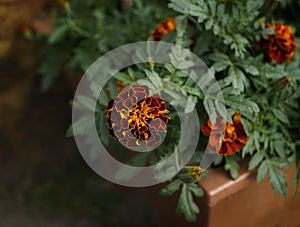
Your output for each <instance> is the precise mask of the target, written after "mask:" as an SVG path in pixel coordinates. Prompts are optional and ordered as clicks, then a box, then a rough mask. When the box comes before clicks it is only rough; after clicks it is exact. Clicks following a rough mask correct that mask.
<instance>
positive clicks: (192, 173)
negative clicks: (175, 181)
mask: <svg viewBox="0 0 300 227" xmlns="http://www.w3.org/2000/svg"><path fill="white" fill-rule="evenodd" d="M202 176H203V170H202V169H201V168H200V167H199V166H185V167H184V168H183V169H181V170H180V172H179V173H178V178H179V179H180V180H181V181H182V182H184V183H186V184H191V183H195V182H197V181H199V180H200V179H201V177H202Z"/></svg>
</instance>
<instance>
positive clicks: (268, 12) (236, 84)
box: [40, 0, 300, 221]
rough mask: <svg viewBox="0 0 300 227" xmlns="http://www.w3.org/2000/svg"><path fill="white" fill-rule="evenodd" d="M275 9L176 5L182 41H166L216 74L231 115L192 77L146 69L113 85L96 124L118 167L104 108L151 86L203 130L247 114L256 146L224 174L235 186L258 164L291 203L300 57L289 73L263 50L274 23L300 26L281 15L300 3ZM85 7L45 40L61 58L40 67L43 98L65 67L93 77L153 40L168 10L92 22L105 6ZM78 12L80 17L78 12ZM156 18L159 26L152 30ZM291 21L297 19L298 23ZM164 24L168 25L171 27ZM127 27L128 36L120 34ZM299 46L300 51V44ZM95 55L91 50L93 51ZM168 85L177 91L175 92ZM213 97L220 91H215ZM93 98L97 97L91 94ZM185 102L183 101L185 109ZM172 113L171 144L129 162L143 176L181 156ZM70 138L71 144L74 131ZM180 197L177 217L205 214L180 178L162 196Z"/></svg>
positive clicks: (191, 2) (145, 8)
mask: <svg viewBox="0 0 300 227" xmlns="http://www.w3.org/2000/svg"><path fill="white" fill-rule="evenodd" d="M275 3H276V1H275V0H266V1H265V2H262V1H257V0H245V1H240V0H228V1H226V0H211V1H204V0H171V1H170V3H169V5H168V6H169V7H170V9H172V10H174V11H175V12H177V13H178V14H179V15H178V16H177V17H176V32H174V34H170V35H168V36H166V37H164V39H163V40H165V41H168V42H170V43H176V44H177V45H181V46H183V47H185V48H190V49H191V50H192V51H193V53H195V54H196V55H197V56H198V57H200V58H201V59H202V60H203V61H204V62H205V63H206V64H207V65H208V67H209V69H210V71H211V72H212V73H213V74H214V76H215V78H216V79H217V81H218V84H219V86H220V87H221V90H222V95H223V97H224V100H225V105H226V108H227V110H226V111H225V110H224V109H223V108H222V105H221V103H220V100H218V99H217V98H216V97H209V96H207V95H205V94H204V93H203V92H202V91H200V90H199V89H198V88H197V86H196V83H195V82H193V81H191V80H189V79H188V75H187V74H185V73H183V72H182V71H180V70H178V69H176V68H175V67H172V66H170V65H166V66H161V65H159V64H155V63H152V62H150V64H145V65H138V66H136V67H131V68H129V69H125V70H123V71H121V72H119V73H118V74H117V75H116V76H115V78H114V79H112V80H111V81H110V82H109V83H108V84H107V85H106V89H108V90H109V91H110V94H107V93H105V92H102V93H101V95H100V96H99V98H98V100H99V102H98V103H97V107H96V110H95V115H96V117H97V119H98V120H99V121H98V122H101V123H102V124H100V125H99V134H100V137H101V139H102V141H103V142H104V143H105V144H106V145H107V146H110V147H117V148H118V149H114V150H122V152H118V153H117V154H115V155H116V156H118V158H122V157H124V156H126V155H124V152H125V151H124V148H123V149H122V147H121V146H120V145H118V143H116V141H113V140H110V139H109V137H108V135H106V134H107V129H105V127H106V125H105V118H106V112H105V107H106V105H107V102H108V99H109V98H114V97H115V96H116V94H118V90H117V86H116V80H120V81H122V82H123V83H124V85H127V84H130V83H132V82H134V81H137V80H139V79H141V78H148V79H149V81H148V84H147V85H148V86H149V88H150V90H151V89H152V90H155V91H157V92H159V93H164V94H166V95H167V96H168V97H171V99H172V102H171V103H170V104H171V105H179V106H180V107H181V108H183V109H184V110H185V113H186V114H188V113H189V112H191V110H193V109H194V108H196V110H197V112H198V114H199V115H200V116H201V117H202V119H201V121H202V123H203V121H204V118H205V115H206V113H207V114H208V115H209V118H210V119H211V121H212V122H213V123H214V122H215V121H216V116H217V115H218V114H219V115H221V116H222V117H223V118H224V119H226V121H227V122H228V124H231V123H232V119H231V116H232V115H233V113H235V112H238V113H240V114H241V115H242V116H243V117H242V119H241V122H242V125H243V128H244V130H245V132H246V134H247V137H248V142H247V143H246V145H245V146H244V147H243V148H242V149H241V151H239V152H238V153H235V154H234V155H232V156H225V157H223V158H222V159H223V160H224V163H225V165H224V168H225V170H227V171H229V173H230V176H231V177H232V179H237V178H238V175H239V161H240V160H241V159H244V158H245V157H250V162H249V166H248V168H249V170H253V169H257V181H258V182H260V181H262V180H263V179H265V178H266V177H268V179H269V181H270V183H271V184H272V186H273V188H274V191H275V192H277V193H279V194H281V195H282V196H287V190H288V184H287V182H286V177H285V174H284V172H283V169H284V168H290V167H291V166H292V165H294V164H296V169H297V170H296V173H295V177H294V180H293V182H294V183H295V184H296V185H298V184H299V177H300V155H299V154H300V153H299V145H300V141H299V138H297V135H298V137H299V127H300V114H299V100H300V92H299V83H300V68H299V64H300V62H299V61H300V52H299V48H298V49H297V51H296V52H295V55H294V57H293V61H292V62H291V63H288V62H284V63H283V64H278V63H276V62H274V61H272V59H271V58H270V57H268V55H267V53H266V52H265V51H264V50H263V49H262V48H261V46H260V41H261V40H262V39H264V40H268V37H269V36H271V35H274V30H273V29H270V28H267V27H266V23H273V22H274V21H277V20H283V22H284V21H285V20H286V21H293V22H296V21H298V20H294V19H293V20H292V19H291V18H290V17H287V18H285V17H284V18H281V17H283V16H285V14H284V13H283V12H285V10H286V8H293V7H294V6H295V7H299V5H298V2H297V3H295V2H293V1H281V2H279V6H278V8H277V9H275V5H276V4H275ZM85 4H86V5H83V6H82V5H81V4H80V7H79V6H78V5H76V4H75V3H74V5H72V7H71V8H73V7H74V12H73V11H72V12H71V11H70V12H67V16H66V17H61V18H60V19H58V20H57V23H56V29H55V30H54V32H53V33H52V34H51V35H50V37H48V39H47V40H48V42H49V45H50V46H49V50H48V49H47V48H48V47H47V48H46V51H53V54H55V55H57V54H58V55H59V56H60V57H58V58H53V55H52V53H51V52H48V53H49V56H48V60H47V61H45V62H44V63H43V64H42V65H41V68H40V70H41V72H43V73H44V75H45V79H44V80H45V81H46V82H45V81H44V87H45V88H46V87H48V82H51V81H52V80H53V79H49V78H55V77H57V74H58V71H59V69H58V68H55V67H53V65H56V66H57V65H59V66H60V67H61V66H62V65H64V66H65V67H67V68H69V69H72V70H75V69H76V70H78V69H80V70H85V69H86V68H87V67H88V66H89V65H90V64H91V62H93V60H95V58H96V57H97V56H98V55H99V54H101V53H105V52H106V51H108V50H109V49H111V48H114V47H116V46H117V45H120V44H121V43H124V42H130V41H138V40H139V39H146V38H147V37H148V36H149V34H150V33H149V32H150V30H151V28H155V26H154V25H153V22H157V20H158V19H161V16H159V12H160V10H161V9H159V8H157V7H156V6H155V5H153V6H150V5H144V3H142V2H140V1H136V2H135V5H134V8H133V9H132V11H130V12H129V13H127V12H126V13H124V15H123V14H120V13H119V14H118V13H115V14H114V18H113V19H112V18H111V17H109V16H107V14H106V13H105V11H102V10H100V9H99V8H97V7H95V8H93V9H94V10H93V11H92V12H93V13H90V11H89V10H88V9H90V8H91V6H92V5H93V4H96V5H97V3H96V1H92V0H90V1H86V3H85ZM151 4H152V3H151ZM76 7H79V8H80V12H79V8H76ZM72 10H73V9H72ZM88 12H89V13H88ZM272 13H274V14H272ZM87 15H94V17H95V20H93V22H91V19H90V17H89V16H87ZM149 15H151V18H154V20H149V18H148V16H149ZM293 16H294V17H297V18H298V19H299V16H298V15H296V14H295V15H293ZM132 17H134V18H135V20H137V21H138V22H137V24H136V23H135V22H133V21H135V20H131V19H130V18H132ZM136 17H137V18H138V19H136ZM166 18H167V16H165V18H164V19H163V20H165V19H166ZM163 20H161V21H163ZM107 22H110V23H109V24H111V26H108V27H106V28H105V27H104V26H103V25H104V24H106V23H107ZM123 22H125V24H126V26H123V25H121V24H122V23H123ZM93 23H95V24H93ZM140 25H142V26H140ZM291 26H293V23H291ZM295 26H296V23H295ZM95 27H96V28H97V32H96V33H95V32H94V28H95ZM122 27H124V28H122ZM82 28H85V30H82ZM116 28H117V29H116ZM294 30H295V29H294ZM298 32H299V31H298ZM295 34H298V33H295ZM116 37H117V38H116ZM121 37H122V39H121V40H120V38H121ZM191 37H192V38H191ZM115 38H116V40H115ZM66 40H69V41H68V42H67V41H66ZM296 41H297V43H298V45H300V43H299V40H298V39H297V40H296ZM62 46H64V47H65V48H64V50H65V51H66V52H64V53H66V55H65V54H63V53H62V54H59V53H58V52H55V51H62ZM87 46H91V47H93V48H85V47H87ZM184 59H185V58H184V56H178V55H176V53H174V56H172V61H173V62H172V63H173V64H174V65H177V66H178V68H180V69H184V68H186V67H189V66H190V65H191V64H193V62H190V61H188V60H184ZM52 64H53V65H52ZM50 68H51V69H50ZM168 82H172V85H170V83H168ZM201 83H202V84H204V85H208V84H209V77H204V79H203V81H201ZM209 89H210V90H212V91H213V90H214V89H215V88H214V87H210V88H209ZM91 90H92V91H93V90H95V87H93V85H92V86H91ZM95 94H97V91H95ZM181 95H183V97H185V99H182V98H181V97H182V96H181ZM76 101H77V102H78V104H79V105H81V106H85V107H86V108H88V109H91V110H93V109H94V108H93V106H90V105H89V102H90V101H89V100H88V98H87V97H81V98H80V99H79V100H76ZM168 108H169V109H170V116H171V119H172V120H171V123H172V127H171V126H169V125H168V134H167V138H169V141H172V143H163V144H162V146H160V147H158V148H157V149H156V150H155V151H154V152H151V153H145V154H140V155H136V156H134V157H133V158H132V159H130V160H129V161H128V159H126V158H125V159H124V160H125V161H127V162H128V163H130V164H132V165H135V166H140V165H142V166H143V164H144V163H148V164H155V163H157V162H158V161H160V160H163V159H164V158H166V157H168V156H169V155H170V154H172V153H173V152H174V151H176V150H177V149H179V148H178V147H177V146H176V145H175V143H176V142H177V141H178V138H179V137H180V132H179V131H180V130H179V127H180V119H179V117H178V116H176V115H175V114H174V110H172V107H171V106H168ZM215 109H216V110H217V111H216V110H215ZM91 123H92V122H89V121H88V119H85V118H82V119H79V120H78V121H77V122H76V123H75V124H77V125H76V127H77V128H80V129H81V130H79V131H77V133H79V134H81V133H82V134H84V132H86V131H87V130H88V128H89V127H90V124H91ZM73 127H74V125H73ZM182 130H185V129H182ZM185 132H186V135H185V136H187V137H192V136H193V132H190V131H189V130H188V129H187V130H185ZM69 134H72V128H71V129H70V130H69ZM199 134H200V132H199ZM207 143H208V139H207V138H206V137H201V138H200V141H199V143H198V145H197V149H196V153H195V154H194V156H193V157H192V159H191V162H192V163H194V164H199V162H200V160H201V157H202V156H203V153H204V150H205V146H206V144H207ZM91 149H92V148H91ZM127 152H128V151H127ZM124 160H123V161H124ZM166 174H168V170H167V171H166V172H164V171H162V172H161V175H166ZM127 177H128V176H127ZM208 177H209V175H208ZM177 190H179V191H180V194H179V201H178V207H177V212H178V213H179V214H183V215H184V216H185V217H186V219H187V220H188V221H195V220H196V217H197V214H198V213H199V208H198V207H197V205H196V203H195V202H194V200H193V196H195V197H201V196H202V195H203V190H202V189H201V188H199V187H198V186H196V185H195V184H186V183H184V182H182V181H180V179H179V178H178V177H174V179H173V181H172V182H171V183H170V184H169V185H167V186H166V187H165V188H164V189H162V191H161V193H162V194H163V195H171V194H173V193H174V192H175V191H177ZM296 193H297V187H296V190H295V194H296Z"/></svg>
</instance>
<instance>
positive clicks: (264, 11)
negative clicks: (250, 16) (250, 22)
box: [259, 0, 278, 16]
mask: <svg viewBox="0 0 300 227" xmlns="http://www.w3.org/2000/svg"><path fill="white" fill-rule="evenodd" d="M277 5H278V0H265V2H264V4H263V5H262V7H261V8H260V13H259V14H260V16H266V15H269V14H270V13H272V12H273V10H274V9H275V8H276V7H277Z"/></svg>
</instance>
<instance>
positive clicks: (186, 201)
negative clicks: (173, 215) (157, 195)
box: [176, 184, 199, 222]
mask: <svg viewBox="0 0 300 227" xmlns="http://www.w3.org/2000/svg"><path fill="white" fill-rule="evenodd" d="M176 211H177V213H178V214H183V215H184V217H185V219H186V220H187V221H190V222H194V221H196V219H197V214H198V213H199V208H198V206H197V204H195V202H194V201H193V196H192V194H191V192H190V191H189V190H188V188H187V186H186V184H183V187H182V190H181V193H180V196H179V200H178V205H177V209H176Z"/></svg>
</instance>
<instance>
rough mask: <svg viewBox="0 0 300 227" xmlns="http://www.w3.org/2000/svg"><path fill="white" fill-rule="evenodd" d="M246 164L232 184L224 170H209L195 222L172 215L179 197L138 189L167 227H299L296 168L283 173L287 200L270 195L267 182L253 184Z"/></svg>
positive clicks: (253, 181) (253, 172) (149, 189)
mask: <svg viewBox="0 0 300 227" xmlns="http://www.w3.org/2000/svg"><path fill="white" fill-rule="evenodd" d="M247 164H248V162H247V161H243V162H242V163H241V169H240V177H239V178H238V179H237V180H236V181H233V180H231V179H230V178H229V177H228V175H227V173H226V172H225V171H224V168H223V167H219V168H217V169H212V170H210V171H209V176H208V177H207V178H206V179H205V180H203V181H200V182H199V185H201V187H202V188H203V189H204V191H205V192H206V195H205V197H203V198H202V199H198V201H197V203H198V204H199V208H200V214H199V216H198V219H197V222H195V223H189V222H187V221H185V219H184V218H183V217H179V216H177V214H176V213H175V210H176V205H177V200H178V194H175V195H173V196H169V197H162V196H159V195H158V193H157V192H158V191H159V190H160V189H161V188H162V186H161V185H160V186H155V187H150V188H145V189H140V191H142V193H143V194H144V195H145V197H146V199H147V200H148V201H149V203H150V204H151V205H152V206H153V208H154V210H156V211H157V213H158V215H159V217H160V218H161V219H162V221H163V222H164V224H166V226H185V227H186V226H199V227H227V226H228V227H240V226H243V227H254V226H255V227H260V226H263V227H269V226H270V227H275V226H276V227H298V226H300V193H298V196H297V198H295V199H292V198H291V194H292V189H293V186H291V185H292V184H291V181H292V177H293V174H294V170H295V168H294V167H293V168H291V169H289V170H287V171H285V172H286V174H287V176H288V182H289V184H290V191H289V196H288V198H283V197H281V196H280V195H278V194H275V193H274V192H273V188H272V186H271V184H270V183H269V179H268V178H266V179H265V180H263V181H262V182H260V183H256V173H255V171H247V166H248V165H247Z"/></svg>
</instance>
